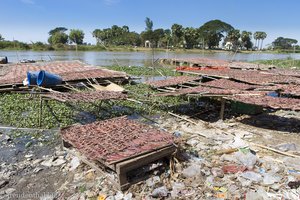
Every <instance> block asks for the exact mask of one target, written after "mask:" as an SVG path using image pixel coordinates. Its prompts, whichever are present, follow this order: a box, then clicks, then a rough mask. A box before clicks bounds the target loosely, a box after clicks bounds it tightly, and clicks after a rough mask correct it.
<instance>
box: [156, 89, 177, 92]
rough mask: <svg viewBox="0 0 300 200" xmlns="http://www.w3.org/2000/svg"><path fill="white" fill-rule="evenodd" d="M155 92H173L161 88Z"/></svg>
mask: <svg viewBox="0 0 300 200" xmlns="http://www.w3.org/2000/svg"><path fill="white" fill-rule="evenodd" d="M156 90H158V91H161V92H174V91H173V90H165V89H161V88H156Z"/></svg>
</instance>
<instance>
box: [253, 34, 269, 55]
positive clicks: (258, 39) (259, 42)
mask: <svg viewBox="0 0 300 200" xmlns="http://www.w3.org/2000/svg"><path fill="white" fill-rule="evenodd" d="M266 37H267V33H265V32H263V31H256V32H255V33H254V39H255V47H257V49H258V50H259V49H260V50H261V49H262V46H263V41H264V39H266ZM256 43H257V44H256Z"/></svg>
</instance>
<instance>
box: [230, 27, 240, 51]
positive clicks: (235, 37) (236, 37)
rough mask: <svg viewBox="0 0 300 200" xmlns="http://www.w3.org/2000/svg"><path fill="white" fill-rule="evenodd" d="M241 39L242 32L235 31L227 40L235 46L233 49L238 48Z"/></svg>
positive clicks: (232, 31)
mask: <svg viewBox="0 0 300 200" xmlns="http://www.w3.org/2000/svg"><path fill="white" fill-rule="evenodd" d="M240 37H241V33H240V30H238V29H234V30H231V31H229V32H228V35H227V38H228V40H229V41H230V42H231V43H232V44H233V48H234V49H237V48H238V43H239V38H240Z"/></svg>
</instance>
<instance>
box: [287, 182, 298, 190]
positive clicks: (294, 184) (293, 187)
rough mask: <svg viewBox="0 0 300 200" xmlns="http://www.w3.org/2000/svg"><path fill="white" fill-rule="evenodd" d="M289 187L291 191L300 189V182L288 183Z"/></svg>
mask: <svg viewBox="0 0 300 200" xmlns="http://www.w3.org/2000/svg"><path fill="white" fill-rule="evenodd" d="M288 186H289V187H290V188H291V189H297V188H298V187H300V181H291V182H289V183H288Z"/></svg>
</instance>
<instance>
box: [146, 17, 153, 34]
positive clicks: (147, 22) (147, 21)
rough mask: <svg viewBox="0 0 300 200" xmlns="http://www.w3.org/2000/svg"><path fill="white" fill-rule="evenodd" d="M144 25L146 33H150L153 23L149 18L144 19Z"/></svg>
mask: <svg viewBox="0 0 300 200" xmlns="http://www.w3.org/2000/svg"><path fill="white" fill-rule="evenodd" d="M145 24H146V31H152V29H153V21H152V20H151V19H150V18H149V17H146V19H145Z"/></svg>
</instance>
